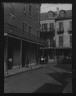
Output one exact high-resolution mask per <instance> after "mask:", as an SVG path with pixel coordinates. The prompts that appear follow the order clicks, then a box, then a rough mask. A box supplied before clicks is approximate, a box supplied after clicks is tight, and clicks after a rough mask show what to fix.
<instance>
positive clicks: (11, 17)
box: [10, 13, 15, 25]
mask: <svg viewBox="0 0 76 96" xmlns="http://www.w3.org/2000/svg"><path fill="white" fill-rule="evenodd" d="M10 19H11V22H12V25H14V24H15V16H14V15H12V14H11V13H10Z"/></svg>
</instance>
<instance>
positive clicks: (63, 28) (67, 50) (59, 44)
mask: <svg viewBox="0 0 76 96" xmlns="http://www.w3.org/2000/svg"><path fill="white" fill-rule="evenodd" d="M40 16H41V17H40V24H41V27H40V30H41V32H40V36H41V38H43V39H44V40H46V41H47V42H48V47H45V48H42V50H43V51H44V57H46V56H47V57H48V59H55V56H61V55H69V54H71V51H72V10H59V8H57V11H56V12H53V11H49V12H46V13H41V14H40ZM43 51H42V52H43ZM46 51H47V52H46ZM45 53H47V55H46V56H45Z"/></svg>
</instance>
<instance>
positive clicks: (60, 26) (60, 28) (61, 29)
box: [59, 22, 63, 31]
mask: <svg viewBox="0 0 76 96" xmlns="http://www.w3.org/2000/svg"><path fill="white" fill-rule="evenodd" d="M59 30H60V31H63V22H59Z"/></svg>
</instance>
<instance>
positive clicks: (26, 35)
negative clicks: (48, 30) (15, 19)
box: [4, 24, 47, 46]
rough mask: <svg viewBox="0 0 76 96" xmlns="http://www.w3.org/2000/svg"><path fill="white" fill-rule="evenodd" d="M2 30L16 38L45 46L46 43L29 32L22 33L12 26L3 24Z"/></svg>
mask: <svg viewBox="0 0 76 96" xmlns="http://www.w3.org/2000/svg"><path fill="white" fill-rule="evenodd" d="M4 30H5V32H6V33H10V34H13V35H16V36H19V37H21V38H24V39H27V40H30V41H33V42H36V43H39V44H42V45H44V46H47V41H45V40H42V39H40V38H39V37H38V36H35V35H33V34H31V33H29V32H26V31H23V30H21V29H19V28H17V27H16V26H13V25H11V24H4Z"/></svg>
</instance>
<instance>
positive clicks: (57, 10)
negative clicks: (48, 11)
mask: <svg viewBox="0 0 76 96" xmlns="http://www.w3.org/2000/svg"><path fill="white" fill-rule="evenodd" d="M56 12H57V16H58V15H59V7H57V8H56Z"/></svg>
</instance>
